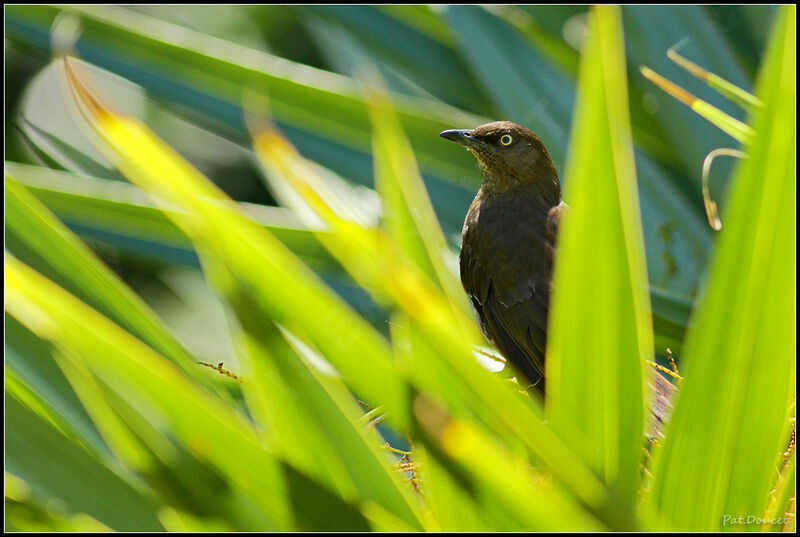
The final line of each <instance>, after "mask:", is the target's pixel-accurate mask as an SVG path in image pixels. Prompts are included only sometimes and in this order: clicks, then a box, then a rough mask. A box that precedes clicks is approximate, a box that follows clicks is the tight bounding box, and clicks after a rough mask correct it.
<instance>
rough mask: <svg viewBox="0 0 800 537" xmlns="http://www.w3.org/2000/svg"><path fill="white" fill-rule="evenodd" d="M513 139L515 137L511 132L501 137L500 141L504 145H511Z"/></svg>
mask: <svg viewBox="0 0 800 537" xmlns="http://www.w3.org/2000/svg"><path fill="white" fill-rule="evenodd" d="M513 141H514V138H512V137H511V135H510V134H504V135H503V136H501V137H500V143H501V144H503V145H511V142H513Z"/></svg>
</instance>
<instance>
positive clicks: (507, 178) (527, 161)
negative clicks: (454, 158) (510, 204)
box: [439, 121, 560, 195]
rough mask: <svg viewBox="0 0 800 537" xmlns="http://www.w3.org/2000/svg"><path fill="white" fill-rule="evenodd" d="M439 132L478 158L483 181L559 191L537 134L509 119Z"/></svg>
mask: <svg viewBox="0 0 800 537" xmlns="http://www.w3.org/2000/svg"><path fill="white" fill-rule="evenodd" d="M439 136H441V137H442V138H446V139H448V140H452V141H454V142H456V143H458V144H461V145H462V146H464V147H465V148H466V149H467V150H469V152H470V153H472V154H473V155H474V156H475V158H476V159H477V161H478V165H479V166H480V168H481V172H483V181H484V185H486V186H487V187H489V188H491V189H493V190H506V189H508V188H513V187H515V186H519V185H531V186H535V187H537V188H538V189H540V190H543V191H548V192H549V191H552V192H554V193H555V194H558V195H560V188H559V184H558V174H557V172H556V169H555V166H554V165H553V161H552V160H550V155H549V154H548V153H547V149H545V147H544V144H543V143H542V141H541V140H540V139H539V137H538V136H536V134H534V133H533V131H531V130H530V129H528V128H525V127H523V126H522V125H517V124H516V123H512V122H511V121H495V122H494V123H487V124H486V125H481V126H480V127H476V128H474V129H472V130H470V129H451V130H446V131H442V132H441V133H439Z"/></svg>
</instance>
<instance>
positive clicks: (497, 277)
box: [460, 196, 567, 389]
mask: <svg viewBox="0 0 800 537" xmlns="http://www.w3.org/2000/svg"><path fill="white" fill-rule="evenodd" d="M531 206H532V204H531V202H530V200H525V199H524V198H521V197H519V196H517V197H515V198H513V199H510V200H509V199H506V200H500V203H497V204H489V203H487V202H486V201H483V200H479V199H476V204H474V208H471V209H470V214H469V215H468V217H467V221H466V222H465V226H464V232H463V235H462V246H461V255H460V270H461V281H462V283H463V285H464V289H465V290H466V291H467V294H469V295H470V297H471V299H472V303H473V306H474V307H475V311H476V313H477V314H478V318H479V320H480V323H481V328H482V329H483V332H484V334H485V335H486V336H487V338H488V339H489V340H491V341H492V342H493V343H494V344H495V345H496V346H497V348H498V350H500V352H502V353H503V355H505V357H506V358H507V359H508V360H509V361H510V362H511V363H512V364H513V365H514V366H515V367H516V368H517V369H518V370H519V371H520V372H521V373H523V374H524V375H525V376H526V377H527V378H528V380H529V381H530V382H531V383H532V384H536V385H537V388H540V389H543V387H544V382H543V380H542V379H543V377H544V355H545V347H546V344H547V312H548V307H549V302H550V278H551V272H552V265H553V256H554V255H555V240H556V235H557V231H558V225H559V221H560V219H561V215H562V213H563V212H564V211H565V210H566V208H567V206H566V204H564V203H563V202H562V203H561V204H559V205H557V206H556V207H553V208H552V209H550V211H549V212H547V213H544V212H538V211H530V210H529V208H530V207H531ZM495 207H499V208H501V211H497V213H496V214H495V210H496V209H495ZM509 216H510V217H511V220H510V219H509ZM515 217H516V218H525V224H524V225H517V226H515V225H514V220H513V219H514V218H515ZM537 382H538V383H539V384H537Z"/></svg>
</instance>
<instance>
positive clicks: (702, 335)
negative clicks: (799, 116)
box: [651, 7, 796, 530]
mask: <svg viewBox="0 0 800 537" xmlns="http://www.w3.org/2000/svg"><path fill="white" fill-rule="evenodd" d="M795 39H796V37H795V10H794V8H792V7H784V8H782V10H781V14H780V17H779V18H778V20H777V21H776V28H775V31H774V32H773V36H772V41H771V43H770V48H769V53H768V56H767V58H766V60H765V63H764V66H763V69H762V72H761V79H760V83H759V86H758V91H757V95H758V97H759V98H760V99H761V100H762V101H763V102H764V109H763V110H760V111H759V112H758V113H757V114H756V116H755V118H754V125H755V129H756V131H757V133H758V134H757V136H756V139H755V140H754V142H753V145H751V146H750V147H749V148H748V151H749V152H750V158H749V159H747V160H745V161H743V162H742V163H741V165H740V166H739V168H738V170H737V173H736V177H735V182H734V184H733V186H732V190H731V193H730V200H729V202H728V208H727V210H726V211H724V212H723V218H724V220H725V222H726V225H725V228H724V229H723V231H722V232H721V233H720V239H719V246H718V248H717V251H716V254H715V258H714V260H713V262H712V264H711V267H710V271H709V278H708V284H707V288H706V289H705V292H704V296H703V299H702V301H701V302H700V304H699V306H698V308H697V310H696V311H695V312H694V314H693V322H692V329H691V332H690V333H689V335H688V341H687V344H686V356H685V364H686V365H685V366H684V367H683V375H684V376H685V378H686V381H685V382H684V384H683V386H682V388H681V394H680V397H679V399H678V402H677V407H676V409H675V415H674V418H673V422H672V426H671V428H670V429H669V431H668V433H667V439H666V441H665V443H664V446H663V447H662V448H661V449H660V450H659V451H658V453H657V456H656V460H655V463H656V465H655V467H654V488H653V492H652V496H651V502H652V506H653V507H654V508H655V509H657V510H658V511H659V512H660V514H661V516H662V519H661V520H660V523H661V525H662V526H663V527H671V528H695V529H705V530H711V529H721V528H722V525H723V515H731V516H733V517H738V516H739V515H742V516H744V517H745V519H746V517H747V516H748V515H754V514H757V513H762V512H763V510H764V509H765V507H766V502H767V498H768V496H767V492H766V491H768V490H769V488H770V483H771V482H772V480H773V479H774V476H775V469H774V465H775V461H776V458H777V456H778V453H779V452H780V451H781V450H782V449H783V447H782V446H781V445H780V442H781V436H782V435H781V431H782V430H783V428H784V423H785V419H786V418H787V416H786V412H787V408H788V407H789V404H790V402H791V397H792V394H793V393H794V378H795V361H794V347H795V337H796V336H795V313H794V308H793V305H792V303H791V301H790V300H787V299H786V298H787V297H788V296H792V295H793V294H794V289H795V286H796V279H795V273H794V266H793V263H792V262H791V261H790V260H793V259H794V258H795V238H796V236H795V226H794V218H795V204H794V198H795V192H796V186H795V134H794V130H795V127H794V112H793V111H794V107H795V50H796V49H795Z"/></svg>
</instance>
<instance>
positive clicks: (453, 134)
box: [439, 129, 481, 148]
mask: <svg viewBox="0 0 800 537" xmlns="http://www.w3.org/2000/svg"><path fill="white" fill-rule="evenodd" d="M439 136H441V137H442V138H445V139H447V140H451V141H453V142H456V143H457V144H461V145H463V146H465V147H467V148H471V147H475V146H477V145H478V144H480V143H481V141H480V140H478V139H477V138H475V137H473V136H472V131H471V130H468V129H450V130H446V131H442V132H440V133H439Z"/></svg>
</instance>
